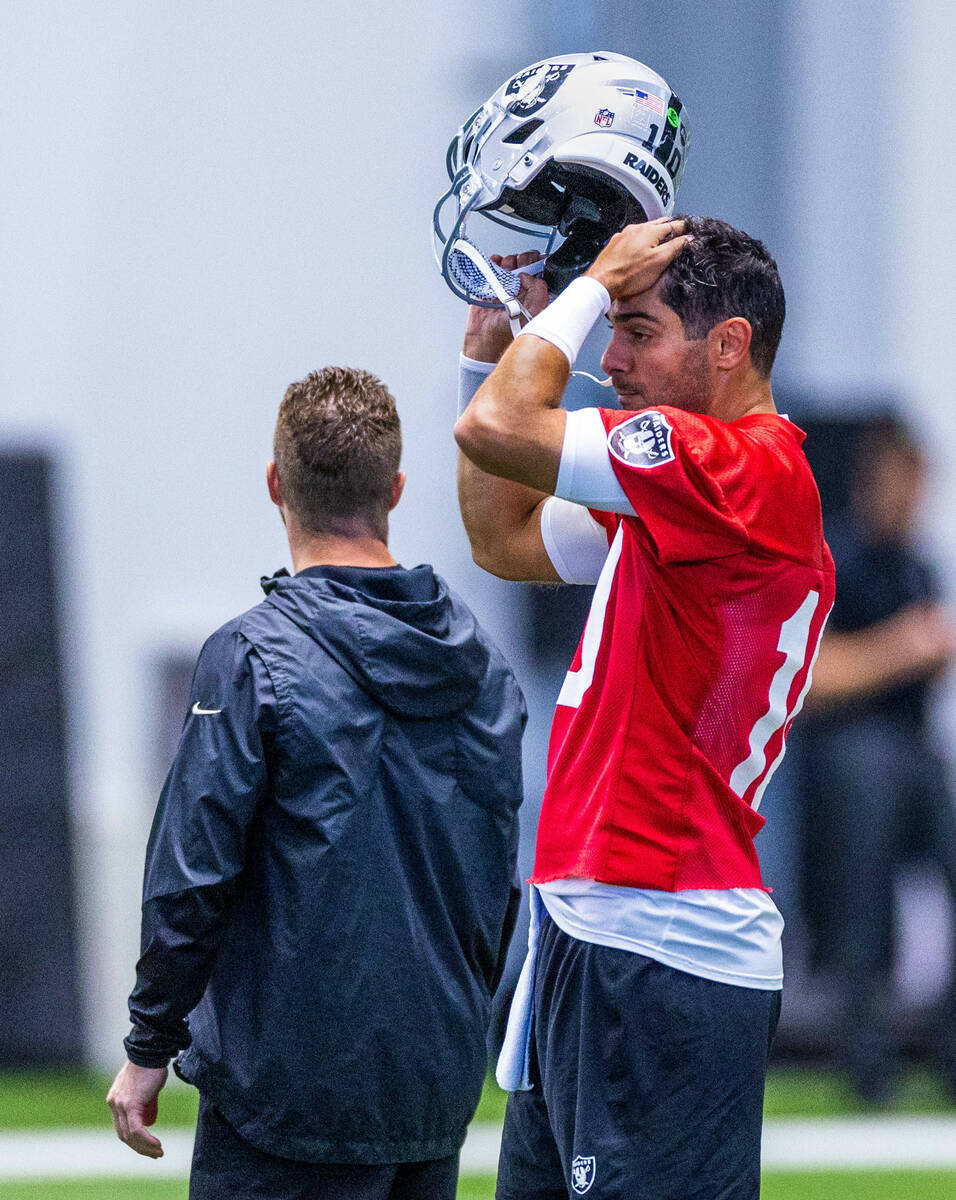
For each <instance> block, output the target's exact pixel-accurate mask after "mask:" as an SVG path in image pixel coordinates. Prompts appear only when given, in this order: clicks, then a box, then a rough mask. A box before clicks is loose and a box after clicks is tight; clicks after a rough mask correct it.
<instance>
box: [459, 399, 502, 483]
mask: <svg viewBox="0 0 956 1200" xmlns="http://www.w3.org/2000/svg"><path fill="white" fill-rule="evenodd" d="M510 432H511V431H509V430H508V429H507V428H506V427H505V425H504V424H503V422H502V421H501V420H500V419H499V418H498V417H497V416H496V414H495V407H494V406H492V405H489V404H476V403H475V402H474V401H472V403H471V404H470V405H469V406H468V408H467V409H466V410H465V412H464V413H463V414H462V415H461V416H460V417H459V418H458V421H457V422H456V424H455V441H456V442H457V443H458V449H459V450H460V451H461V452H462V454H464V456H465V457H466V458H467V459H468V460H469V461H470V462H473V463H474V464H475V466H476V467H478V468H479V470H482V471H486V472H487V473H488V474H489V475H501V474H504V472H505V469H506V468H507V465H508V459H509V455H508V450H509V447H510V446H511V442H512V438H511V436H510Z"/></svg>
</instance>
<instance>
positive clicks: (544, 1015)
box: [496, 916, 781, 1200]
mask: <svg viewBox="0 0 956 1200" xmlns="http://www.w3.org/2000/svg"><path fill="white" fill-rule="evenodd" d="M780 996H781V993H780V992H779V991H760V990H758V989H756V988H744V987H735V986H732V985H730V984H725V983H714V982H713V981H711V980H709V979H701V978H700V977H699V976H697V975H688V974H686V973H685V972H683V971H676V970H674V969H673V968H671V967H666V966H664V965H663V964H661V963H658V962H655V961H654V960H653V959H650V958H645V957H644V956H643V955H641V954H633V953H630V952H629V951H626V950H615V949H611V948H609V947H607V946H596V945H592V944H591V943H589V942H582V941H579V940H578V939H577V938H572V937H569V936H568V935H567V934H566V933H563V932H562V931H561V930H560V929H559V928H558V926H557V925H555V923H554V922H553V921H552V920H551V918H550V917H548V916H545V917H544V920H543V923H542V927H541V932H540V937H539V941H538V957H537V961H536V965H535V986H534V1005H535V1015H534V1027H533V1034H532V1080H533V1081H534V1087H533V1088H532V1090H531V1091H530V1092H514V1093H512V1095H511V1096H509V1098H508V1108H507V1112H506V1115H505V1128H504V1138H503V1141H502V1148H501V1159H500V1163H499V1168H498V1190H497V1193H496V1195H497V1197H498V1200H567V1197H572V1198H573V1197H577V1196H587V1197H588V1198H589V1200H758V1197H759V1195H760V1131H761V1123H762V1119H763V1092H764V1079H765V1076H766V1069H767V1056H768V1053H769V1051H770V1045H771V1042H772V1041H773V1035H774V1032H775V1030H776V1027H777V1018H778V1016H779V1015H780Z"/></svg>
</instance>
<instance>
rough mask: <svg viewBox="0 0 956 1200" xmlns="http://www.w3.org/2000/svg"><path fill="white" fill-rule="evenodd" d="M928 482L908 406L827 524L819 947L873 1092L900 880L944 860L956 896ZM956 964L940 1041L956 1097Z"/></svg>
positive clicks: (873, 430) (814, 837)
mask: <svg viewBox="0 0 956 1200" xmlns="http://www.w3.org/2000/svg"><path fill="white" fill-rule="evenodd" d="M925 482H926V464H925V460H924V456H923V453H922V450H921V449H920V446H919V445H918V443H917V442H916V440H915V438H914V437H913V435H912V433H911V432H910V430H909V429H908V428H907V427H906V425H905V424H904V423H903V422H902V421H901V420H900V419H898V418H897V417H895V416H887V417H884V418H880V419H877V420H874V421H872V422H870V423H869V424H868V426H867V428H866V429H865V431H864V432H863V434H862V435H861V438H860V441H859V444H858V447H857V451H856V455H855V465H854V473H853V480H852V485H851V490H850V500H849V504H848V506H847V508H846V510H845V511H844V512H843V513H842V514H841V515H840V517H838V518H836V519H834V520H833V522H832V523H831V524H830V527H829V529H828V538H829V541H830V545H831V548H832V551H833V557H834V561H835V563H836V570H837V598H836V603H835V605H834V608H833V612H832V614H831V616H830V621H829V624H828V627H827V632H826V634H825V635H824V638H823V641H822V643H821V647H820V655H819V658H818V660H817V664H816V667H815V669H814V675H813V687H812V689H811V692H810V696H809V699H808V702H807V709H808V712H809V713H810V714H811V715H812V716H813V718H814V724H813V728H812V729H811V730H810V731H808V734H807V738H806V745H807V754H806V766H805V770H806V795H805V805H806V817H807V823H806V830H807V834H808V847H807V849H808V851H809V854H808V858H807V868H808V869H807V877H808V879H809V886H808V887H807V889H806V893H807V895H806V905H807V910H808V912H807V915H808V923H809V926H810V928H811V930H813V931H814V933H815V935H816V939H817V941H818V943H819V945H818V952H817V958H818V960H819V961H822V962H823V963H824V964H827V965H829V967H830V968H831V970H832V972H833V974H834V977H835V979H836V980H837V981H838V985H839V992H840V1002H841V1014H842V1021H843V1025H842V1034H843V1054H844V1056H845V1066H846V1068H847V1070H848V1071H849V1074H850V1077H851V1080H852V1082H853V1084H854V1086H855V1088H856V1090H857V1092H858V1093H859V1095H860V1096H861V1098H863V1099H865V1100H871V1101H875V1102H881V1101H887V1100H889V1099H890V1098H891V1097H892V1095H893V1093H894V1091H895V1089H896V1085H897V1083H898V1080H899V1076H900V1073H901V1054H900V1045H899V1037H898V1031H897V1024H898V1022H897V1009H896V1005H895V1003H894V989H893V967H894V961H895V949H896V938H895V937H894V883H895V881H896V880H897V878H898V875H899V871H900V868H901V866H903V865H904V864H906V863H908V862H909V861H911V860H912V859H913V858H914V857H917V858H919V859H921V860H930V861H932V862H933V863H934V864H935V865H937V866H938V868H939V870H940V871H941V872H942V873H943V876H944V878H945V880H946V883H947V886H948V889H949V892H950V895H951V896H952V897H956V810H954V807H953V796H952V794H951V791H950V789H949V786H948V780H947V774H946V769H945V765H944V763H943V761H942V759H941V757H940V755H939V754H938V752H937V750H936V748H935V746H934V744H933V739H932V736H931V731H930V727H929V721H928V716H929V709H930V699H931V697H930V693H931V690H932V687H933V684H934V682H935V681H936V680H937V679H938V678H939V676H940V675H941V674H942V672H943V671H944V670H945V668H946V667H947V666H948V665H949V663H950V662H951V660H952V657H953V653H954V648H956V626H954V622H953V620H952V617H951V615H950V613H949V612H948V611H947V610H946V608H945V607H944V606H943V604H942V603H941V601H940V592H939V586H938V584H937V581H936V578H935V574H934V571H933V568H932V567H931V565H930V564H929V563H928V562H926V561H925V559H924V558H923V557H922V556H921V554H920V553H919V551H918V550H917V548H916V545H915V541H914V526H915V521H916V517H917V515H918V510H919V507H920V502H921V500H922V498H923V493H924V486H925ZM954 1018H956V978H954V979H952V980H951V982H950V985H949V990H948V993H947V995H946V997H945V1000H944V1011H943V1012H941V1013H940V1014H939V1018H938V1020H937V1021H935V1022H934V1032H933V1040H932V1044H931V1047H930V1050H931V1054H932V1056H933V1057H934V1059H935V1060H936V1062H937V1064H938V1066H939V1067H940V1069H941V1070H942V1073H943V1077H944V1082H945V1085H946V1088H947V1091H948V1092H949V1094H950V1096H951V1097H953V1098H954V1099H956V1022H954Z"/></svg>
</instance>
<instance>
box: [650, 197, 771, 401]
mask: <svg viewBox="0 0 956 1200" xmlns="http://www.w3.org/2000/svg"><path fill="white" fill-rule="evenodd" d="M682 219H683V220H684V221H685V222H686V232H687V233H689V234H692V235H693V236H692V239H691V241H689V242H688V243H687V244H686V245H685V246H684V248H683V250H681V252H680V254H678V256H677V257H676V258H675V259H674V261H673V262H672V263H671V265H670V266H669V267H668V268H667V270H666V271H665V272H664V275H663V278H662V280H661V291H660V296H661V299H662V300H663V301H664V303H665V304H666V305H667V307H668V308H672V309H673V310H674V312H676V313H677V315H678V316H679V317H680V319H681V322H682V323H683V326H684V333H685V335H686V336H687V337H688V338H692V339H695V340H696V339H698V338H704V337H706V336H707V334H708V333H709V332H710V331H711V329H713V327H714V326H715V325H717V324H718V323H719V322H720V321H726V320H728V318H730V317H744V318H745V319H746V320H747V321H749V322H750V327H751V329H752V330H753V335H752V338H751V342H750V361H751V362H752V363H753V365H754V368H755V369H756V370H757V371H759V373H760V374H761V375H763V376H764V377H766V376H769V374H770V368H771V367H772V366H773V360H774V357H775V356H776V353H777V347H778V346H779V345H780V334H781V332H782V330H783V320H784V317H785V315H786V311H787V309H786V303H785V301H784V296H783V284H782V283H781V282H780V273H779V272H778V270H777V264H776V263H775V262H774V260H773V259H772V258H771V256H770V254H769V253H768V251H767V248H766V246H765V245H764V244H763V242H759V241H757V239H756V238H752V237H750V236H749V235H748V234H746V233H741V232H740V230H739V229H734V227H733V226H732V225H728V224H727V222H726V221H718V220H717V219H716V218H715V217H683V218H682Z"/></svg>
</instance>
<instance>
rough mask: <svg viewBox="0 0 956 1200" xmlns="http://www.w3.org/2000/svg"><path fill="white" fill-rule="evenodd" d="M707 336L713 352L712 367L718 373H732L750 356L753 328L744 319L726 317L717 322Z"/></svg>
mask: <svg viewBox="0 0 956 1200" xmlns="http://www.w3.org/2000/svg"><path fill="white" fill-rule="evenodd" d="M708 336H709V339H710V342H711V346H712V347H713V351H714V356H715V357H714V366H716V367H717V369H718V370H719V371H732V370H733V369H734V367H738V366H740V364H741V363H742V362H744V361H745V360H746V359H747V358H748V356H749V354H750V343H751V341H752V339H753V327H752V326H751V324H750V322H749V321H748V320H747V319H746V318H745V317H728V318H727V320H726V321H719V322H718V323H717V324H716V325H715V326H714V327H713V329H712V330H711V331H710V334H709V335H708Z"/></svg>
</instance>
